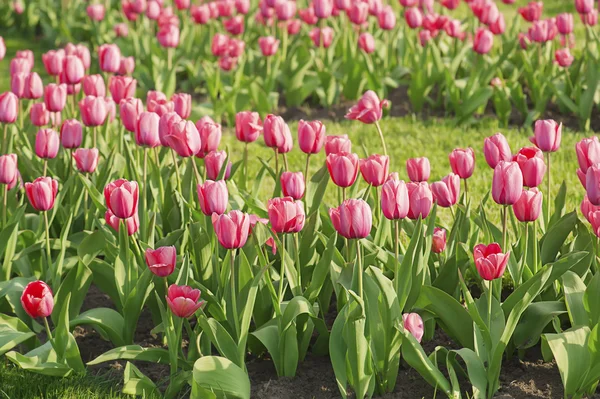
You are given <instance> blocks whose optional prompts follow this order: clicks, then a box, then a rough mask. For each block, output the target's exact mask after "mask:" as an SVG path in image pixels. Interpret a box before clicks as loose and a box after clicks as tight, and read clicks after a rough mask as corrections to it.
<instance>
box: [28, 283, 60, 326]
mask: <svg viewBox="0 0 600 399" xmlns="http://www.w3.org/2000/svg"><path fill="white" fill-rule="evenodd" d="M21 306H23V309H24V310H25V312H27V314H28V315H29V316H31V317H33V318H34V319H35V318H36V317H48V316H50V315H51V314H52V310H53V309H54V297H53V296H52V290H51V289H50V287H48V284H46V283H44V282H43V281H40V280H37V281H32V282H30V283H29V284H27V285H26V286H25V289H24V290H23V294H22V295H21Z"/></svg>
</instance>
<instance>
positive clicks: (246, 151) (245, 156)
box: [244, 142, 248, 188]
mask: <svg viewBox="0 0 600 399" xmlns="http://www.w3.org/2000/svg"><path fill="white" fill-rule="evenodd" d="M247 181H248V142H245V143H244V188H246V183H247Z"/></svg>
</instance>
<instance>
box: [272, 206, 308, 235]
mask: <svg viewBox="0 0 600 399" xmlns="http://www.w3.org/2000/svg"><path fill="white" fill-rule="evenodd" d="M267 211H268V212H269V221H270V222H271V228H272V229H273V231H274V232H275V233H298V232H299V231H301V230H302V228H303V227H304V220H305V214H304V207H303V204H302V201H295V200H294V199H293V198H292V197H283V198H271V199H270V200H269V201H268V204H267Z"/></svg>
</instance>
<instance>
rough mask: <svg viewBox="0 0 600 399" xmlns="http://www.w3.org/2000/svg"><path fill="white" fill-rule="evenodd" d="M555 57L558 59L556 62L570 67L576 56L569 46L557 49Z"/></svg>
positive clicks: (564, 66)
mask: <svg viewBox="0 0 600 399" xmlns="http://www.w3.org/2000/svg"><path fill="white" fill-rule="evenodd" d="M554 59H555V60H556V63H557V64H558V65H559V66H561V67H563V68H568V67H570V66H571V64H572V63H573V60H575V58H574V57H573V56H572V55H571V51H570V50H569V49H568V48H561V49H558V50H556V52H555V53H554Z"/></svg>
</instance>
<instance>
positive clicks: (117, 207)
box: [104, 179, 139, 219]
mask: <svg viewBox="0 0 600 399" xmlns="http://www.w3.org/2000/svg"><path fill="white" fill-rule="evenodd" d="M104 199H105V200H106V207H107V208H108V209H109V210H110V211H111V212H112V213H113V214H114V215H115V216H116V217H118V218H119V219H128V218H130V217H133V216H134V214H137V209H138V199H139V188H138V184H137V183H136V182H134V181H127V180H125V179H119V180H115V181H114V182H112V183H109V184H107V185H106V187H104Z"/></svg>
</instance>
